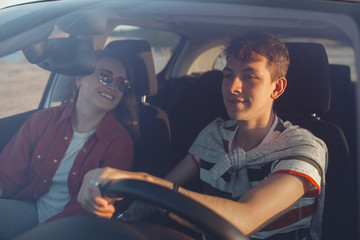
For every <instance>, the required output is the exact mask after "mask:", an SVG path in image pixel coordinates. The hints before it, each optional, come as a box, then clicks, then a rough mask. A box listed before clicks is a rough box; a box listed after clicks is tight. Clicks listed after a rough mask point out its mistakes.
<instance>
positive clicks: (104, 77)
mask: <svg viewBox="0 0 360 240" xmlns="http://www.w3.org/2000/svg"><path fill="white" fill-rule="evenodd" d="M99 80H100V82H102V83H103V84H111V83H112V81H113V76H112V73H111V72H110V71H106V70H103V71H101V72H99Z"/></svg>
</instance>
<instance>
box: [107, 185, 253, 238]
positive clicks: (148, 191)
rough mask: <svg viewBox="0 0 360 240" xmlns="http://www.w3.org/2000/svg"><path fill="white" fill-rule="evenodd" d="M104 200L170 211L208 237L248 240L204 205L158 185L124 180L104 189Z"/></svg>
mask: <svg viewBox="0 0 360 240" xmlns="http://www.w3.org/2000/svg"><path fill="white" fill-rule="evenodd" d="M101 191H102V193H103V195H104V196H108V197H125V196H128V197H132V198H134V199H139V200H143V201H146V202H148V203H151V204H154V205H156V206H159V207H161V208H165V209H168V210H169V211H171V212H173V213H175V214H176V215H178V216H180V217H182V218H184V219H185V220H187V221H189V222H191V223H192V224H194V225H195V226H197V227H199V228H200V229H202V230H203V231H204V233H205V234H206V235H209V236H211V237H212V238H215V239H221V240H234V239H239V240H248V239H249V238H247V237H246V236H244V235H243V234H242V233H241V232H240V231H239V230H238V229H237V228H235V227H234V226H233V225H232V224H230V223H229V222H228V221H226V220H225V219H224V218H222V217H220V216H219V215H218V214H216V213H215V212H213V211H211V210H210V209H208V208H207V207H205V206H203V205H201V204H200V203H198V202H196V201H194V200H192V199H190V198H188V197H186V196H184V195H183V194H180V193H178V192H176V191H172V190H170V189H168V188H165V187H162V186H159V185H157V184H153V183H149V182H145V181H140V180H131V179H124V180H118V181H115V182H112V183H109V184H107V185H106V186H104V187H102V189H101Z"/></svg>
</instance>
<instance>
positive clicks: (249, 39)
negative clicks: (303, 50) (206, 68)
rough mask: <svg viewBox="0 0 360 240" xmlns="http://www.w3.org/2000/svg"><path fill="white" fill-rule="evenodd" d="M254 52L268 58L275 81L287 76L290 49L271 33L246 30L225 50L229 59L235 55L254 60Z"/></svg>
mask: <svg viewBox="0 0 360 240" xmlns="http://www.w3.org/2000/svg"><path fill="white" fill-rule="evenodd" d="M252 53H256V54H258V55H260V56H263V57H265V58H267V59H268V63H267V67H268V68H269V71H270V73H271V78H272V80H273V81H274V80H276V79H278V78H280V77H285V76H286V73H287V70H288V67H289V62H290V60H289V53H288V50H287V48H286V46H285V44H284V43H283V42H281V41H280V40H278V39H277V38H275V37H274V36H272V35H271V34H268V33H264V32H256V31H250V32H246V33H244V34H243V35H242V36H240V37H237V38H234V39H232V40H231V41H230V43H229V45H228V46H227V47H226V48H225V50H224V54H225V57H226V59H227V60H228V59H229V58H230V57H235V58H238V59H240V60H242V61H244V62H249V61H253V60H254V59H253V55H252Z"/></svg>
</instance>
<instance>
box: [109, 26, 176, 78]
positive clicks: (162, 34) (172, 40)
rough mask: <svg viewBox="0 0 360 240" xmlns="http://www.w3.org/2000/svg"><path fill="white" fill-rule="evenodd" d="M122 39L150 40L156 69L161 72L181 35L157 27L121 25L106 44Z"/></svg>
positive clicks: (115, 29)
mask: <svg viewBox="0 0 360 240" xmlns="http://www.w3.org/2000/svg"><path fill="white" fill-rule="evenodd" d="M121 39H143V40H147V41H149V43H150V45H151V49H152V54H153V57H154V63H155V71H156V73H159V72H160V71H161V70H162V69H163V68H164V67H165V65H166V64H167V62H168V61H169V59H170V57H171V55H172V53H173V51H174V49H175V48H176V46H177V45H178V44H179V42H180V36H179V35H177V34H175V33H171V32H166V31H162V30H157V29H151V28H142V27H136V26H129V25H119V26H117V27H115V28H114V30H113V31H112V33H111V34H110V36H109V37H108V38H107V40H106V44H107V43H109V42H111V41H114V40H121Z"/></svg>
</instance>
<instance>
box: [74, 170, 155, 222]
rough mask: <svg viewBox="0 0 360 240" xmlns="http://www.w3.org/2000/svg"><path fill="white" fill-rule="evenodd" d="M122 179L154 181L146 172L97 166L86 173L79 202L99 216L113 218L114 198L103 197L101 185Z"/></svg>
mask: <svg viewBox="0 0 360 240" xmlns="http://www.w3.org/2000/svg"><path fill="white" fill-rule="evenodd" d="M120 179H136V180H143V181H149V182H152V181H153V180H154V178H153V177H152V176H151V175H149V174H146V173H137V172H128V171H122V170H119V169H115V168H109V167H107V168H97V169H93V170H91V171H89V172H88V173H86V174H85V176H84V180H83V183H82V186H81V188H80V191H79V195H78V199H77V200H78V202H79V203H80V205H81V206H82V207H83V208H84V209H85V210H86V211H88V212H90V213H93V214H95V215H97V216H99V217H104V218H111V217H112V215H113V214H114V212H115V207H114V205H113V201H114V200H121V199H109V198H106V197H103V196H102V195H101V192H100V188H99V187H100V186H105V185H106V184H107V183H109V182H113V181H116V180H120Z"/></svg>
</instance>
